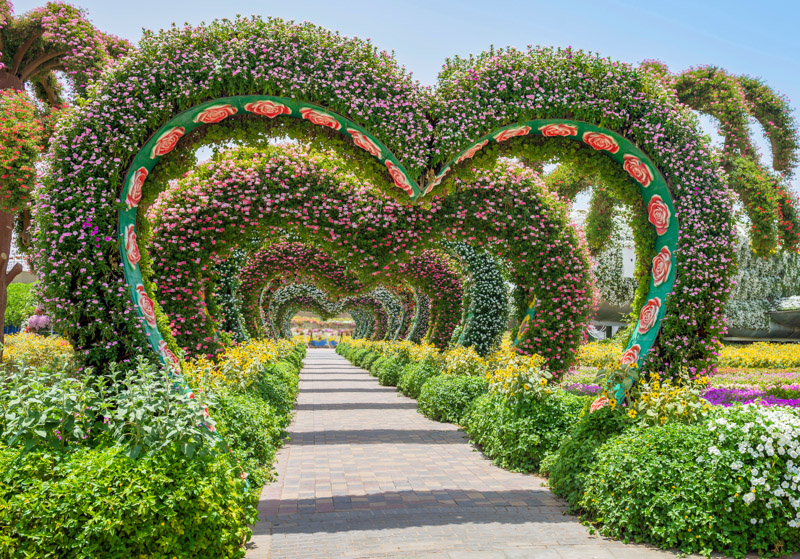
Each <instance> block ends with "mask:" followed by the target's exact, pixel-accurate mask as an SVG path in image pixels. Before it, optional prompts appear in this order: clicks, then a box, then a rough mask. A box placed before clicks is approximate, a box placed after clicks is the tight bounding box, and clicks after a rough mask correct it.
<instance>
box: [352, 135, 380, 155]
mask: <svg viewBox="0 0 800 559" xmlns="http://www.w3.org/2000/svg"><path fill="white" fill-rule="evenodd" d="M347 132H348V134H350V136H351V137H352V138H353V142H355V144H356V145H357V146H358V147H360V148H361V149H363V150H366V151H368V152H369V153H370V154H371V155H373V156H375V157H380V156H381V148H379V147H378V144H376V143H375V142H373V141H372V140H371V139H370V137H369V136H367V135H366V134H362V133H361V132H359V131H358V130H355V129H353V128H348V129H347Z"/></svg>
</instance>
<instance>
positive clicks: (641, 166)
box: [622, 153, 653, 187]
mask: <svg viewBox="0 0 800 559" xmlns="http://www.w3.org/2000/svg"><path fill="white" fill-rule="evenodd" d="M623 157H624V158H625V164H624V165H623V166H622V168H623V169H625V170H626V171H627V172H628V174H629V175H630V176H632V177H633V178H634V179H636V181H637V182H638V183H639V184H641V185H642V186H645V187H646V186H650V183H651V182H653V172H652V171H651V170H650V167H648V166H647V164H646V163H645V162H644V161H642V160H641V159H639V158H638V157H636V156H635V155H630V154H628V153H626V154H625V155H623Z"/></svg>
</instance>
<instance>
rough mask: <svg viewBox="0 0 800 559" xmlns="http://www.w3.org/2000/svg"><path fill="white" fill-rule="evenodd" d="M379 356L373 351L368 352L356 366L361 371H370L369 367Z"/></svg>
mask: <svg viewBox="0 0 800 559" xmlns="http://www.w3.org/2000/svg"><path fill="white" fill-rule="evenodd" d="M380 356H381V354H380V353H376V352H374V351H370V352H369V353H367V354H366V355H364V357H362V358H361V363H359V364H358V366H359V367H361V368H362V369H366V370H368V371H369V370H371V369H370V366H371V365H372V364H373V363H374V362H375V361H377V360H378V358H379V357H380Z"/></svg>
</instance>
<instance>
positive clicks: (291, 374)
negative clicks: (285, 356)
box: [249, 361, 300, 428]
mask: <svg viewBox="0 0 800 559" xmlns="http://www.w3.org/2000/svg"><path fill="white" fill-rule="evenodd" d="M299 379H300V376H299V369H298V368H297V367H296V366H294V365H293V364H291V363H287V362H285V361H282V362H279V363H276V364H270V365H269V366H267V367H265V371H264V374H263V375H262V376H261V378H259V379H258V380H257V381H256V383H255V384H254V385H253V386H252V387H251V388H250V389H249V390H250V391H253V392H254V393H255V394H257V395H258V396H260V397H261V398H262V399H263V400H264V401H265V402H267V403H269V405H270V406H271V407H273V408H274V409H275V413H277V414H278V416H279V417H281V418H282V419H281V422H280V426H281V428H285V427H286V426H288V425H289V422H290V421H291V413H292V409H293V408H294V402H295V399H296V398H297V391H298V383H299Z"/></svg>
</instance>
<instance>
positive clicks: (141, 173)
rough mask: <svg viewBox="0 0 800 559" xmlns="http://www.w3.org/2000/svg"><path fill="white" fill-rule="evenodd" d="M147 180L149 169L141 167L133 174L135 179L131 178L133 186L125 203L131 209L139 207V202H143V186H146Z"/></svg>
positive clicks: (131, 185) (129, 189) (130, 187)
mask: <svg viewBox="0 0 800 559" xmlns="http://www.w3.org/2000/svg"><path fill="white" fill-rule="evenodd" d="M146 178H147V169H145V168H144V167H139V168H138V169H136V171H135V172H134V173H133V177H132V178H131V184H130V186H129V187H128V195H127V196H126V197H125V202H126V203H127V204H128V207H129V208H135V207H136V206H138V205H139V202H141V200H142V185H143V184H144V179H146Z"/></svg>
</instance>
